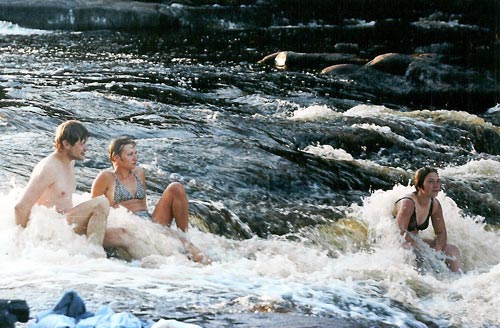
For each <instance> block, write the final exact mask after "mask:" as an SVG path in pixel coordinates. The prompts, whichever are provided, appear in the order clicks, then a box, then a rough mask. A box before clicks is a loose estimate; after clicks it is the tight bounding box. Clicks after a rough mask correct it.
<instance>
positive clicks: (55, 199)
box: [15, 120, 109, 246]
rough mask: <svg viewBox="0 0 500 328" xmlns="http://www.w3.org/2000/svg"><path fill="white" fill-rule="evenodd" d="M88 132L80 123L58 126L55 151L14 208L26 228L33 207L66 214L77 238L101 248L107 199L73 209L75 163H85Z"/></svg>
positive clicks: (30, 182) (47, 158)
mask: <svg viewBox="0 0 500 328" xmlns="http://www.w3.org/2000/svg"><path fill="white" fill-rule="evenodd" d="M88 137H89V132H88V131H87V129H86V128H85V127H84V126H83V125H82V124H81V123H80V122H78V121H75V120H71V121H66V122H64V123H62V124H61V125H59V126H58V127H57V130H56V135H55V150H54V152H53V153H52V154H50V155H48V156H47V157H45V158H44V159H42V160H41V161H40V162H39V163H38V164H37V165H36V166H35V168H34V169H33V172H32V174H31V177H30V180H29V182H28V185H27V187H26V189H25V190H24V193H23V194H22V196H21V198H20V199H19V201H18V202H17V204H16V206H15V218H16V223H17V224H18V225H21V226H22V227H26V225H27V224H28V221H29V217H30V213H31V208H32V207H33V205H35V204H38V205H43V206H46V207H54V208H55V209H56V211H58V212H59V213H63V214H66V219H67V221H68V223H69V224H71V225H73V226H74V228H73V229H74V231H75V232H76V233H77V234H81V235H83V234H85V235H86V236H87V239H88V240H89V242H91V243H93V244H96V245H99V246H102V245H103V240H104V235H105V231H106V223H107V218H108V213H109V203H108V201H107V199H106V198H105V197H98V198H93V199H91V200H89V201H86V202H83V203H81V204H79V205H77V206H74V207H73V199H72V198H73V193H74V192H75V191H76V178H75V172H74V166H75V160H83V158H84V157H85V153H86V152H87V149H88V148H87V139H88Z"/></svg>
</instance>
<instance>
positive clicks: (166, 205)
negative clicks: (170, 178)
mask: <svg viewBox="0 0 500 328" xmlns="http://www.w3.org/2000/svg"><path fill="white" fill-rule="evenodd" d="M173 219H175V224H176V225H177V227H178V228H179V229H181V230H182V231H184V232H187V230H188V227H189V202H188V198H187V195H186V191H185V189H184V186H183V185H182V184H180V183H179V182H173V183H171V184H169V185H168V187H167V189H165V191H164V192H163V194H162V196H161V198H160V200H159V201H158V204H157V205H156V208H155V210H154V212H153V221H154V222H158V223H160V224H163V225H166V226H168V227H170V225H171V224H172V220H173Z"/></svg>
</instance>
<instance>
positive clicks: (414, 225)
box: [395, 197, 434, 231]
mask: <svg viewBox="0 0 500 328" xmlns="http://www.w3.org/2000/svg"><path fill="white" fill-rule="evenodd" d="M402 199H409V200H411V201H412V202H413V214H412V215H411V217H410V222H408V228H407V230H408V231H415V230H425V229H427V227H428V226H429V219H430V217H431V215H432V207H433V205H434V198H431V207H429V214H427V219H425V221H424V222H423V223H422V224H421V225H417V212H416V208H417V206H416V205H415V201H414V200H413V199H412V198H411V197H402V198H400V199H398V200H397V201H396V203H397V202H399V201H400V200H402ZM396 203H395V204H396Z"/></svg>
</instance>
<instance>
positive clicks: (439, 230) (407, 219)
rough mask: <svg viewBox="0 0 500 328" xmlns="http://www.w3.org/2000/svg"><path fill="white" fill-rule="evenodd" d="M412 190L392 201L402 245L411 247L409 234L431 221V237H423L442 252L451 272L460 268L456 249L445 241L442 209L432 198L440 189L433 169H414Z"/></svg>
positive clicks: (437, 177)
mask: <svg viewBox="0 0 500 328" xmlns="http://www.w3.org/2000/svg"><path fill="white" fill-rule="evenodd" d="M414 185H415V189H416V191H415V192H412V193H411V194H408V195H406V196H404V197H402V198H400V199H398V200H397V201H396V203H395V206H394V210H393V215H394V217H395V218H396V221H397V224H398V226H399V229H400V231H401V234H403V235H404V236H405V240H406V243H405V245H404V246H405V247H412V246H414V243H415V241H414V239H413V238H412V235H416V234H418V231H419V230H420V231H421V230H425V229H427V227H428V226H429V221H431V222H432V227H433V228H434V234H435V237H434V239H426V238H425V239H423V240H424V241H425V242H426V243H427V244H429V246H430V247H432V248H434V249H435V250H436V251H442V252H443V253H444V254H445V255H446V256H447V259H446V264H447V265H448V267H449V268H450V270H451V271H454V272H457V271H461V270H462V269H463V268H462V260H461V258H460V251H459V250H458V248H457V247H456V246H454V245H450V244H448V243H447V233H446V225H445V222H444V217H443V209H442V208H441V204H440V203H439V200H437V199H436V197H437V195H438V193H439V191H440V190H441V180H440V179H439V176H438V173H437V170H436V169H434V168H430V167H423V168H421V169H419V170H417V171H416V172H415V177H414Z"/></svg>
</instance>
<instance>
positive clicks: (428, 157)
mask: <svg viewBox="0 0 500 328" xmlns="http://www.w3.org/2000/svg"><path fill="white" fill-rule="evenodd" d="M0 27H1V29H0V88H2V89H0V92H1V93H0V104H1V106H0V130H1V134H0V149H1V152H2V157H1V158H0V204H1V208H2V215H1V220H0V236H1V237H0V238H1V240H2V242H1V245H0V298H2V299H9V298H21V299H26V300H27V302H28V304H29V305H30V309H31V313H32V315H34V314H36V313H37V312H38V311H42V310H46V309H49V308H51V307H52V306H53V305H54V304H55V302H56V301H57V300H58V299H59V298H60V296H61V295H62V293H63V292H64V291H66V290H75V291H77V292H78V293H79V294H80V295H81V296H82V298H83V299H85V300H86V302H87V307H88V309H89V310H93V311H95V310H96V309H97V308H98V307H99V306H101V305H104V304H108V305H111V306H112V307H113V309H114V310H115V311H130V312H132V313H134V314H136V315H138V316H141V317H143V318H149V319H158V318H160V317H163V318H173V319H177V320H179V321H185V322H191V323H194V324H198V325H200V326H203V327H226V326H227V327H230V326H241V327H253V326H258V325H257V324H258V322H259V321H258V320H259V317H258V315H260V314H269V315H271V314H275V315H278V314H279V315H283V314H287V315H290V316H291V315H295V316H297V318H298V319H297V321H296V325H297V327H299V326H300V325H299V323H300V322H301V321H300V320H308V321H307V322H308V324H309V325H310V324H312V323H314V322H316V324H317V325H323V324H322V323H324V326H326V325H327V321H325V320H328V319H329V318H332V319H340V320H342V322H344V323H345V324H346V325H351V326H352V327H354V326H361V327H364V326H366V327H450V326H453V327H492V326H498V323H499V322H500V312H499V311H498V308H499V306H500V284H499V283H498V282H499V281H500V264H499V262H500V253H499V252H498V249H500V233H499V230H498V226H499V225H500V216H499V213H500V204H499V198H500V189H499V187H498V181H499V178H500V156H499V154H500V148H499V147H500V146H499V143H498V137H499V135H500V127H499V126H498V122H499V120H500V119H499V117H500V108H498V107H492V108H489V109H485V111H484V113H483V114H469V113H467V112H466V111H460V110H449V109H446V108H441V109H439V108H437V109H436V108H433V109H432V110H428V109H425V108H421V107H415V108H412V107H411V106H403V105H398V104H392V103H390V102H383V101H382V102H380V103H377V104H374V103H373V102H372V101H367V100H363V99H362V98H361V97H360V96H359V95H356V97H342V96H341V95H345V94H348V93H349V87H350V83H351V82H350V81H339V80H334V79H333V78H332V77H330V76H327V75H321V74H319V73H317V72H315V71H313V70H309V69H298V70H281V69H276V68H273V67H270V66H262V65H259V64H257V61H258V60H260V59H261V58H262V57H264V56H265V55H267V54H268V53H271V52H273V51H276V49H274V48H273V46H272V44H271V43H266V42H264V40H256V39H255V38H256V35H255V34H249V33H245V32H238V31H233V32H231V33H229V34H227V33H226V34H223V33H219V34H217V33H216V32H214V33H212V34H205V35H204V34H196V33H188V32H178V33H172V34H167V35H154V34H140V33H137V34H133V33H125V32H114V31H87V32H70V31H65V32H62V31H41V30H30V29H25V28H22V27H19V26H16V25H13V24H10V23H8V22H3V23H1V24H0ZM280 33H281V32H280ZM294 33H298V32H297V31H294ZM303 33H304V35H303V37H304V40H305V39H306V38H307V31H306V30H305V31H304V32H303ZM259 42H261V43H259ZM325 50H328V49H325ZM66 119H78V120H80V121H82V122H84V123H85V124H86V126H87V127H88V129H89V130H90V132H91V137H90V139H89V146H90V150H89V152H88V153H87V157H86V159H85V160H84V161H82V162H79V163H77V167H76V171H77V177H78V179H77V180H78V191H77V193H76V194H75V195H74V198H75V201H76V202H79V201H82V200H85V199H88V198H89V197H90V196H89V191H90V187H91V184H92V181H93V179H94V178H95V177H96V175H97V174H98V172H99V171H100V170H102V169H104V168H107V167H109V162H108V159H107V154H106V147H107V144H108V142H109V140H110V139H111V138H113V137H117V136H121V135H128V136H131V137H133V138H135V139H136V140H137V142H138V151H139V161H140V162H141V165H142V166H144V167H145V168H146V169H147V170H148V174H149V176H150V178H151V179H150V181H148V197H149V198H148V201H149V205H150V206H151V207H152V206H154V204H155V201H156V200H157V199H158V197H159V195H160V194H161V191H162V188H163V187H164V186H165V185H166V184H167V183H168V182H170V181H180V182H182V183H183V184H184V185H185V186H186V190H187V192H188V195H189V199H190V211H191V222H192V227H191V229H190V231H189V238H190V239H191V240H192V241H193V243H195V244H196V245H198V246H199V247H200V248H202V249H203V250H205V252H206V253H207V254H208V255H209V256H210V257H211V258H212V260H213V263H212V264H210V265H201V264H197V263H193V262H191V261H189V260H188V259H187V258H186V257H185V256H184V254H182V252H179V251H177V250H176V249H174V248H171V247H169V245H168V242H166V241H165V240H164V238H163V237H162V234H161V232H160V231H159V230H160V229H159V228H158V227H156V226H154V225H152V224H146V223H139V221H137V220H136V218H134V217H133V216H132V215H130V214H129V213H127V212H126V211H124V210H123V209H112V211H111V214H110V224H115V225H119V224H126V225H128V226H129V227H130V228H131V229H133V230H134V231H135V233H137V235H139V236H141V238H142V240H143V242H144V244H143V245H142V246H141V247H142V251H143V252H144V257H143V258H142V259H140V260H131V261H126V260H124V259H121V258H114V257H109V258H108V257H106V256H105V254H104V252H103V250H101V249H96V248H94V247H92V246H90V245H88V244H87V243H86V241H85V238H83V237H81V236H77V235H74V234H73V233H72V231H71V228H70V227H69V226H68V225H67V224H65V223H64V222H65V221H64V219H63V218H62V217H61V216H60V215H58V214H57V213H56V212H55V211H53V210H52V209H45V208H41V207H35V208H34V210H33V212H32V217H31V222H30V225H29V226H28V228H26V229H25V230H21V229H20V228H18V227H16V226H15V224H14V219H13V218H14V216H13V204H14V203H15V199H16V197H17V196H18V195H19V193H20V192H21V191H22V189H23V188H24V186H25V185H26V182H27V181H28V179H29V175H30V173H31V169H32V168H33V166H34V165H35V164H36V163H37V162H38V161H39V160H40V159H41V158H43V157H44V156H46V155H47V154H49V153H50V152H51V151H52V149H53V133H54V130H55V127H56V126H57V125H58V124H59V123H60V122H62V121H64V120H66ZM424 165H432V166H435V167H437V168H438V170H439V174H440V177H441V178H442V180H443V191H442V192H441V193H440V195H439V200H440V201H441V203H442V205H443V210H444V213H445V219H446V224H447V229H448V234H449V237H448V238H449V241H450V242H451V243H453V244H455V245H457V246H458V247H459V248H460V250H461V252H462V256H463V260H464V265H465V272H464V273H463V274H453V273H451V272H449V271H448V270H447V268H446V267H443V265H442V263H441V262H440V261H439V260H438V259H435V258H433V257H432V253H430V254H429V259H428V261H426V262H425V263H423V264H421V265H420V266H417V265H416V262H415V256H414V255H413V253H411V252H409V251H407V250H404V249H402V248H401V247H400V243H399V239H398V237H397V236H398V233H397V231H396V227H395V224H394V220H393V219H392V217H391V214H390V213H391V209H392V204H393V203H394V201H395V200H396V199H397V197H398V196H400V195H402V194H404V193H407V192H409V191H411V190H412V187H411V186H410V185H409V180H410V178H411V175H412V172H413V171H414V170H415V169H417V168H419V167H421V166H424ZM54 221H56V222H58V223H60V224H54ZM429 230H432V229H429ZM426 233H427V234H430V233H431V232H430V231H426ZM246 314H248V315H249V316H248V317H246V316H245V315H246ZM280 318H281V319H280ZM231 320H233V321H231ZM279 320H283V317H277V319H276V321H274V323H269V324H268V326H269V327H273V326H276V327H279V326H280V321H279ZM235 322H236V323H235ZM303 322H306V321H303ZM290 325H291V326H292V324H290Z"/></svg>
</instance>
